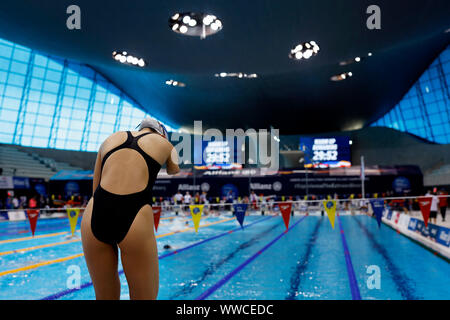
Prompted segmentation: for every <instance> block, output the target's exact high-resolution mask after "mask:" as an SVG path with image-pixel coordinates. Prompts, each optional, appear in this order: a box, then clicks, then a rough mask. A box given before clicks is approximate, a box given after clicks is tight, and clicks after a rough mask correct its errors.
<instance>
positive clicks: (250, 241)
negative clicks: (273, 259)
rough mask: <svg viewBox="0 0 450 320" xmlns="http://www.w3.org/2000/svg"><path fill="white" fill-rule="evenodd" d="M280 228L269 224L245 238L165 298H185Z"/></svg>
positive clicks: (277, 225) (278, 225) (278, 224)
mask: <svg viewBox="0 0 450 320" xmlns="http://www.w3.org/2000/svg"><path fill="white" fill-rule="evenodd" d="M279 227H280V223H278V222H276V223H275V224H269V227H268V228H266V229H264V230H261V231H259V232H257V233H256V235H254V236H253V237H251V236H250V237H247V238H245V241H242V242H240V243H239V245H238V246H237V247H235V248H233V249H234V250H233V251H231V252H228V253H226V254H224V255H220V258H219V259H215V261H214V260H211V261H209V263H208V265H207V266H206V268H204V269H203V272H201V274H200V276H199V277H196V279H191V280H190V281H189V283H188V284H185V285H184V286H182V287H181V288H180V290H177V291H175V292H174V293H172V294H171V295H170V296H169V297H167V298H166V299H167V300H175V299H178V298H179V297H183V296H187V295H189V294H191V293H192V291H193V290H195V289H196V288H197V287H198V286H200V285H201V284H202V283H203V282H204V281H205V280H206V279H207V278H208V277H209V276H210V275H212V274H214V273H215V272H217V270H218V269H219V268H221V267H222V266H223V265H224V264H225V263H227V262H228V261H230V260H231V259H233V258H234V257H235V256H236V255H238V254H239V253H240V252H241V251H242V250H244V249H247V248H250V247H251V246H253V245H255V244H258V243H259V242H258V241H260V240H261V238H263V237H264V236H265V235H266V234H268V233H270V232H272V231H273V230H275V229H277V228H279Z"/></svg>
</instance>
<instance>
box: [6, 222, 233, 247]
mask: <svg viewBox="0 0 450 320" xmlns="http://www.w3.org/2000/svg"><path fill="white" fill-rule="evenodd" d="M233 219H235V218H229V220H227V219H224V220H220V221H216V222H212V223H211V224H206V225H200V227H207V226H210V225H213V224H217V223H222V222H226V221H230V220H233ZM192 229H194V228H193V227H189V228H186V229H181V230H179V231H174V232H169V233H165V234H162V235H156V236H155V237H156V238H161V237H165V236H169V235H172V234H175V233H181V232H186V231H189V230H192ZM76 232H80V230H77V231H76ZM67 233H69V232H68V231H67V232H61V233H55V234H50V235H41V236H35V237H34V238H33V237H25V238H16V239H10V240H4V241H5V242H16V241H25V240H32V239H36V238H46V237H53V236H58V235H62V234H67ZM76 241H81V239H77V240H74V241H73V242H76ZM1 243H2V242H1V241H0V244H1ZM60 244H65V243H61V242H56V243H52V244H49V245H45V247H52V246H53V245H54V246H57V245H60ZM33 249H40V246H37V247H30V248H23V249H15V250H8V251H4V252H0V256H2V255H5V254H12V253H17V252H20V251H30V250H33Z"/></svg>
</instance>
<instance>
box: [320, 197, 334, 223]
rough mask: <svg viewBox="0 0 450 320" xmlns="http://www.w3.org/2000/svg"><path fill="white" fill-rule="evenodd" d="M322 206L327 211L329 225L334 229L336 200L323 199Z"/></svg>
mask: <svg viewBox="0 0 450 320" xmlns="http://www.w3.org/2000/svg"><path fill="white" fill-rule="evenodd" d="M323 206H324V208H325V211H326V212H327V216H328V220H330V223H331V227H332V228H333V229H334V220H335V218H336V200H325V201H323Z"/></svg>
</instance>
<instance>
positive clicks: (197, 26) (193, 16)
mask: <svg viewBox="0 0 450 320" xmlns="http://www.w3.org/2000/svg"><path fill="white" fill-rule="evenodd" d="M169 27H170V28H171V29H172V31H174V32H176V33H181V34H184V35H187V36H197V37H200V38H201V39H204V38H206V37H207V36H210V35H212V34H215V33H216V32H219V31H220V30H221V29H222V27H223V25H222V21H220V20H219V19H217V17H216V16H214V15H210V14H205V13H195V12H186V13H176V14H174V15H173V16H172V17H171V18H170V19H169Z"/></svg>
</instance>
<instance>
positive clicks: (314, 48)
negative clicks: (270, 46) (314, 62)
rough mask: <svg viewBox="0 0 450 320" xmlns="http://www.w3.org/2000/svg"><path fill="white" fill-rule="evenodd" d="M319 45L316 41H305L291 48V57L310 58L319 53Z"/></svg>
mask: <svg viewBox="0 0 450 320" xmlns="http://www.w3.org/2000/svg"><path fill="white" fill-rule="evenodd" d="M319 50H320V48H319V46H318V44H317V43H316V42H315V41H309V42H303V43H300V44H298V45H297V46H296V47H295V48H292V49H291V52H290V53H289V58H291V59H294V60H301V59H309V58H311V57H313V56H315V55H316V54H317V53H319Z"/></svg>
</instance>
